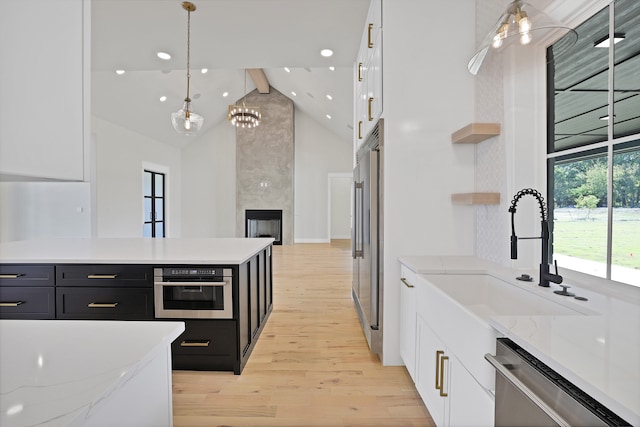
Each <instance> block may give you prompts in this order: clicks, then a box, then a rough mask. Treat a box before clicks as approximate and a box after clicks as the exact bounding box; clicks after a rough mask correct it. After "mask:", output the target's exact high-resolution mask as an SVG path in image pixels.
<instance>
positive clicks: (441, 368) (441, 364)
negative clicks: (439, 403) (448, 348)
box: [440, 356, 449, 397]
mask: <svg viewBox="0 0 640 427" xmlns="http://www.w3.org/2000/svg"><path fill="white" fill-rule="evenodd" d="M445 360H449V356H442V357H441V358H440V396H441V397H447V396H448V394H447V393H445V392H444V362H445Z"/></svg>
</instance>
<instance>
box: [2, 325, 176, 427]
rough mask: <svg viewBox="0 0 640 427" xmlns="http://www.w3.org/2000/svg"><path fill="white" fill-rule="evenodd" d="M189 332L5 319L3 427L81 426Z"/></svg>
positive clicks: (156, 327)
mask: <svg viewBox="0 0 640 427" xmlns="http://www.w3.org/2000/svg"><path fill="white" fill-rule="evenodd" d="M183 331H184V323H183V322H157V321H155V322H154V321H150V322H123V321H99V322H98V321H73V320H64V321H63V320H0V425H2V426H3V427H12V426H35V425H38V426H47V427H54V426H56V427H57V426H69V425H74V423H76V422H77V421H78V420H82V419H84V417H86V416H87V415H88V413H89V412H90V411H91V410H93V408H94V407H96V406H97V405H100V404H101V401H102V400H103V399H106V398H107V397H108V396H109V395H110V394H111V393H113V392H114V391H115V390H116V389H118V388H119V387H121V386H122V385H123V384H125V383H126V382H127V381H129V380H130V379H131V378H133V377H134V376H135V375H136V374H137V372H138V371H139V370H140V369H141V368H142V367H143V366H144V365H145V363H148V361H149V360H150V359H151V358H152V357H153V355H154V354H156V353H157V352H158V351H166V349H167V348H168V347H169V346H170V345H171V342H172V341H173V340H175V339H176V338H177V337H178V336H179V335H180V334H181V333H182V332H183ZM168 369H170V367H168Z"/></svg>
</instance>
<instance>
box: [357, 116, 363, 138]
mask: <svg viewBox="0 0 640 427" xmlns="http://www.w3.org/2000/svg"><path fill="white" fill-rule="evenodd" d="M358 139H362V120H358Z"/></svg>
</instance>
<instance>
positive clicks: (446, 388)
mask: <svg viewBox="0 0 640 427" xmlns="http://www.w3.org/2000/svg"><path fill="white" fill-rule="evenodd" d="M400 271H401V280H400V355H401V357H402V360H403V361H404V363H405V366H406V367H407V370H408V371H409V373H410V374H411V377H412V378H413V380H414V382H415V386H416V389H417V390H418V393H419V394H420V396H421V397H422V400H423V401H424V403H425V405H426V406H427V409H428V410H429V413H430V414H431V417H432V418H433V420H434V422H435V423H436V425H438V426H439V427H442V426H455V427H458V426H474V427H475V426H492V425H493V424H494V399H493V395H492V394H491V392H489V391H487V390H486V389H485V387H483V386H482V385H481V384H480V383H479V382H478V380H477V379H476V378H475V377H474V376H473V375H472V373H471V372H469V370H468V369H467V368H466V367H465V365H464V364H463V363H462V362H461V360H464V358H462V359H461V358H460V357H458V356H457V355H456V354H455V353H454V351H453V350H452V349H451V346H449V345H447V328H451V327H452V326H453V327H455V325H451V324H445V323H455V322H450V319H447V321H444V320H443V319H444V318H446V315H445V312H446V310H447V308H446V306H444V305H443V302H442V300H441V296H440V295H435V294H434V292H436V291H435V290H433V288H432V287H431V285H430V284H429V283H428V282H427V281H426V280H425V279H424V278H422V277H420V275H418V274H416V273H414V272H413V271H411V270H410V269H409V268H408V267H406V266H404V265H401V267H400ZM407 284H408V285H410V286H412V287H409V286H407ZM460 324H461V323H460ZM412 340H413V341H412ZM470 342H471V343H473V339H470ZM482 362H483V361H481V363H482Z"/></svg>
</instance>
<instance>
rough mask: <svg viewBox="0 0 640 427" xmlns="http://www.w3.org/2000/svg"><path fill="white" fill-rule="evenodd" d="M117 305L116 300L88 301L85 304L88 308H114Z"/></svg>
mask: <svg viewBox="0 0 640 427" xmlns="http://www.w3.org/2000/svg"><path fill="white" fill-rule="evenodd" d="M117 305H118V303H117V302H90V303H89V304H87V307H89V308H115V307H116V306H117Z"/></svg>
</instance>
